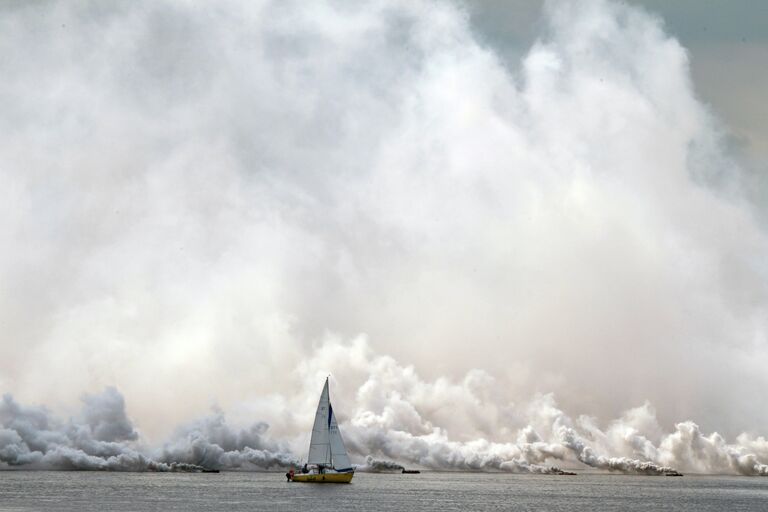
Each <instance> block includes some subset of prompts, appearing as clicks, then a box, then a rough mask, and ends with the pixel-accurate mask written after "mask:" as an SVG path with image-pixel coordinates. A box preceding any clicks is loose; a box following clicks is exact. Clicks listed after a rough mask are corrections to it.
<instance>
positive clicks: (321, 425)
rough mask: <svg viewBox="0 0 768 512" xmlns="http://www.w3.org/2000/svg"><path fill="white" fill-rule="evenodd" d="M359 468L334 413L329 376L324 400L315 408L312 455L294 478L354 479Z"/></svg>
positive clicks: (320, 481) (320, 479) (310, 444)
mask: <svg viewBox="0 0 768 512" xmlns="http://www.w3.org/2000/svg"><path fill="white" fill-rule="evenodd" d="M354 474H355V469H354V468H353V467H352V464H351V463H350V462H349V456H348V455H347V449H346V448H345V447H344V440H343V439H342V438H341V432H340V431H339V424H338V423H337V422H336V415H335V414H333V407H331V400H330V397H329V395H328V379H327V378H326V379H325V386H323V392H322V393H320V402H319V403H318V404H317V412H315V424H314V426H313V427H312V439H311V440H310V441H309V457H307V463H306V464H304V467H303V468H302V470H301V472H298V473H294V474H293V477H292V480H293V481H294V482H316V483H339V484H347V483H349V482H351V481H352V477H353V476H354Z"/></svg>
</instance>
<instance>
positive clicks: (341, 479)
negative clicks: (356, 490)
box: [293, 473, 355, 484]
mask: <svg viewBox="0 0 768 512" xmlns="http://www.w3.org/2000/svg"><path fill="white" fill-rule="evenodd" d="M354 475H355V474H354V473H323V474H320V475H318V474H316V473H311V474H309V473H306V474H305V473H296V474H295V475H293V481H294V482H312V483H316V484H348V483H349V482H351V481H352V477H353V476H354Z"/></svg>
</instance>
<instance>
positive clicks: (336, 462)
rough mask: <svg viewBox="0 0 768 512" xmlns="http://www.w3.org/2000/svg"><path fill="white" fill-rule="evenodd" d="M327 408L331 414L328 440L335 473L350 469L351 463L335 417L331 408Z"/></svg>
mask: <svg viewBox="0 0 768 512" xmlns="http://www.w3.org/2000/svg"><path fill="white" fill-rule="evenodd" d="M328 408H329V410H330V413H331V417H330V423H329V431H330V435H329V438H330V444H331V459H332V462H333V467H334V469H336V471H342V470H345V469H351V468H352V463H351V462H349V457H348V456H347V449H346V448H345V447H344V440H343V439H342V438H341V431H340V430H339V424H338V423H336V415H335V414H334V413H333V407H331V406H330V404H328Z"/></svg>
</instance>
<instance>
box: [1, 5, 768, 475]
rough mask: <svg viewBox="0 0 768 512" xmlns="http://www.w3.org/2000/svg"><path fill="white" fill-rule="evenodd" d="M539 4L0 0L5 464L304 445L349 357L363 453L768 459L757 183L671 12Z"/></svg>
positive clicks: (383, 456) (261, 465)
mask: <svg viewBox="0 0 768 512" xmlns="http://www.w3.org/2000/svg"><path fill="white" fill-rule="evenodd" d="M541 27H542V30H541V33H540V34H538V37H537V38H536V40H535V41H533V42H532V44H531V45H530V47H528V48H522V49H521V51H520V52H519V54H521V55H523V58H522V59H521V60H520V61H519V62H513V63H510V62H509V60H510V59H504V58H502V56H501V55H499V53H498V50H497V49H494V48H492V47H489V46H487V45H486V44H484V43H482V42H481V38H478V37H477V34H476V28H475V27H474V26H473V25H472V20H471V18H470V15H469V14H468V12H467V10H466V9H465V8H463V7H462V4H460V3H458V2H450V1H444V2H433V1H428V0H407V1H406V0H402V1H400V0H394V1H389V0H388V1H377V0H372V1H363V2H322V1H318V2H311V3H307V2H291V1H267V0H265V1H260V2H259V1H253V2H252V1H242V0H222V1H218V2H216V3H215V5H211V6H200V5H196V4H195V3H190V2H175V1H163V0H161V1H157V0H151V1H140V0H139V1H136V2H130V3H115V2H113V3H103V4H95V3H88V2H85V3H81V2H54V3H48V2H45V1H42V2H3V3H1V4H0V29H1V30H0V48H2V49H3V50H2V51H3V52H4V53H7V54H8V55H7V56H8V58H3V59H0V76H2V77H3V80H2V81H0V103H2V108H0V141H1V142H0V247H2V248H3V250H1V251H0V283H2V286H0V390H2V392H4V393H8V394H7V395H5V398H4V399H3V401H2V405H1V406H0V407H1V408H0V424H1V425H2V428H1V429H0V464H1V465H2V466H3V467H6V466H7V467H17V468H60V469H73V468H78V469H113V470H117V469H123V470H136V471H140V470H158V471H164V470H174V469H186V470H195V469H197V468H223V469H240V470H249V469H267V468H275V467H284V466H286V465H289V464H291V463H294V462H300V459H301V457H303V456H304V454H305V453H306V450H307V444H308V435H309V431H310V429H311V424H312V423H311V421H312V415H313V413H314V408H315V404H316V401H317V396H318V393H319V390H320V386H321V384H322V382H323V379H324V378H325V376H326V375H328V374H329V373H330V374H331V375H333V379H332V383H333V387H332V391H331V393H332V397H333V400H334V410H336V411H337V415H338V419H339V422H340V425H341V428H342V430H343V432H344V435H345V440H346V441H347V444H348V447H349V449H350V451H351V454H352V460H353V462H355V463H358V464H363V465H365V464H366V461H367V460H368V459H367V457H368V456H370V457H371V459H370V461H369V463H368V465H369V466H372V467H375V466H376V465H377V462H376V461H392V462H393V463H395V464H403V465H414V466H419V467H424V468H432V469H463V470H489V471H499V470H500V471H514V472H536V473H557V472H559V471H560V470H559V468H574V469H579V468H584V467H592V468H596V469H601V470H609V471H623V472H629V473H642V474H646V473H650V474H662V473H664V472H665V471H666V470H667V469H669V468H674V469H675V470H679V471H683V472H687V471H690V472H702V473H732V474H743V475H765V474H766V473H767V472H768V471H766V464H768V441H766V438H765V437H763V436H765V434H766V433H765V431H764V428H765V425H768V408H766V407H756V406H755V404H761V403H763V401H764V396H763V395H764V390H765V389H766V387H767V386H768V372H766V371H765V367H766V364H765V363H766V361H768V340H767V338H766V328H765V326H766V325H768V324H767V323H766V319H768V232H767V231H766V226H764V225H763V224H761V221H760V220H759V219H760V218H761V216H760V215H758V213H760V212H759V210H760V209H761V208H762V209H764V208H765V206H764V205H765V204H768V202H764V204H763V203H761V202H760V201H755V199H754V197H755V194H754V193H750V194H745V193H744V183H745V181H744V176H743V171H742V170H741V168H740V167H739V165H738V162H737V161H736V160H735V157H734V156H733V155H732V154H731V152H730V150H729V147H728V144H727V141H728V138H727V129H726V128H725V127H723V126H722V125H721V124H720V123H719V122H718V120H717V118H716V116H715V114H714V113H712V112H711V111H710V110H709V107H707V106H705V105H703V104H702V103H701V102H700V101H699V100H698V99H697V96H696V94H695V87H694V84H692V83H691V81H690V73H689V69H688V65H689V63H688V56H687V54H686V51H685V49H684V48H683V47H682V46H681V45H680V43H679V42H678V41H676V40H675V39H674V38H672V37H670V36H669V35H667V34H666V33H665V31H664V25H663V22H662V20H660V19H658V18H657V17H655V16H653V15H652V14H649V13H647V12H645V11H643V10H639V9H636V8H633V7H631V6H628V5H625V4H624V3H620V2H609V1H604V0H584V1H569V0H565V1H562V2H560V1H558V2H551V3H549V4H547V6H546V7H545V8H544V11H543V13H542V23H541ZM361 333H365V334H364V335H363V334H361ZM106 386H115V388H106V391H104V392H103V393H101V394H94V395H87V396H85V398H84V399H83V400H82V403H78V401H77V397H78V396H79V395H80V394H81V393H82V392H83V391H91V392H92V391H93V390H100V389H104V388H105V387H106ZM117 389H119V390H120V392H119V393H118V391H117ZM123 394H124V395H123ZM123 396H124V397H125V398H123ZM40 403H44V404H46V405H47V406H48V407H50V409H45V408H41V407H38V406H29V405H23V404H40ZM211 403H215V404H217V407H218V408H214V410H213V411H212V412H208V411H210V406H211ZM638 404H640V405H639V406H637V405H638ZM633 406H637V407H634V408H631V409H628V408H629V407H633ZM79 408H82V411H81V412H79V413H78V412H77V411H78V409H79ZM222 411H226V416H225V415H224V413H223V412H222ZM60 418H69V419H66V420H64V419H60ZM129 418H130V419H129ZM194 418H199V419H197V420H194ZM686 419H690V420H691V421H686ZM694 421H695V423H694ZM761 429H763V430H761ZM381 464H384V463H379V465H381Z"/></svg>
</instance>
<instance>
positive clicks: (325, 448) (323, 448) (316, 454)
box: [307, 379, 338, 466]
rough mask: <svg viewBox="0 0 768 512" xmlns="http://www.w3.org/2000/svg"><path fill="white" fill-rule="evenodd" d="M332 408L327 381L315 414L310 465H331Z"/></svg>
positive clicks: (310, 446)
mask: <svg viewBox="0 0 768 512" xmlns="http://www.w3.org/2000/svg"><path fill="white" fill-rule="evenodd" d="M330 407H331V403H330V401H329V399H328V379H325V386H323V392H322V393H321V394H320V402H319V403H318V404H317V412H316V413H315V425H314V426H313V427H312V439H310V441H309V457H308V458H307V462H308V463H309V464H318V465H323V466H330V465H331V441H330V435H329V434H330V428H329V426H330V421H329V413H330ZM337 430H338V429H337Z"/></svg>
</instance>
